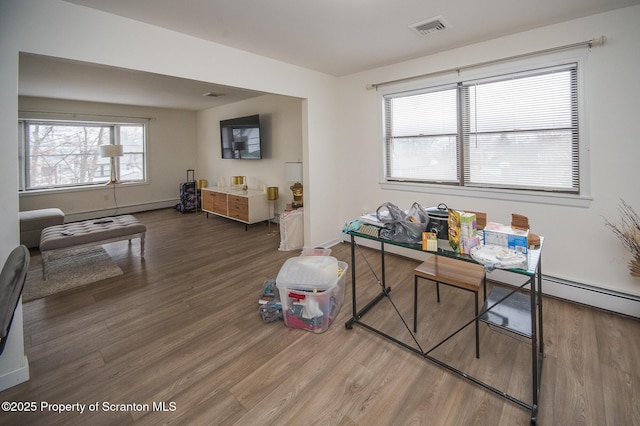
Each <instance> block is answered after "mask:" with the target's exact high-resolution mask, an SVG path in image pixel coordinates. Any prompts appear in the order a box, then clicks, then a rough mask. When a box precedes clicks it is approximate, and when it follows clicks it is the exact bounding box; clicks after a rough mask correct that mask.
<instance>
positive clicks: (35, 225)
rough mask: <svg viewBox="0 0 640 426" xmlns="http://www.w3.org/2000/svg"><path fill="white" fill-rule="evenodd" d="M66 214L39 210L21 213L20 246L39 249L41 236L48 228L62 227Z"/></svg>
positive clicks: (52, 210) (60, 211) (59, 211)
mask: <svg viewBox="0 0 640 426" xmlns="http://www.w3.org/2000/svg"><path fill="white" fill-rule="evenodd" d="M63 223H64V213H63V212H62V210H60V209H55V208H53V209H38V210H28V211H25V212H20V244H22V245H24V246H27V248H34V247H38V244H40V234H41V233H42V230H43V229H44V228H46V227H47V226H55V225H62V224H63Z"/></svg>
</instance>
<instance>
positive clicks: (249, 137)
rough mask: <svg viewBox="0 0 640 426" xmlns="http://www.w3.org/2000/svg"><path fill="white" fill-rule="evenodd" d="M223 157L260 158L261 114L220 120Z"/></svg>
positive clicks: (239, 158)
mask: <svg viewBox="0 0 640 426" xmlns="http://www.w3.org/2000/svg"><path fill="white" fill-rule="evenodd" d="M220 143H221V145H222V146H221V147H222V158H228V159H238V160H260V159H261V158H262V150H261V143H260V115H258V114H256V115H249V116H247V117H239V118H232V119H229V120H221V121H220Z"/></svg>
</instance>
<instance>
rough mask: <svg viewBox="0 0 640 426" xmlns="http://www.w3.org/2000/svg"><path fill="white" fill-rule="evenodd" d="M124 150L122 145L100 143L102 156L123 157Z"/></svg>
mask: <svg viewBox="0 0 640 426" xmlns="http://www.w3.org/2000/svg"><path fill="white" fill-rule="evenodd" d="M123 155H124V154H123V150H122V145H100V156H101V157H110V158H113V157H122V156H123Z"/></svg>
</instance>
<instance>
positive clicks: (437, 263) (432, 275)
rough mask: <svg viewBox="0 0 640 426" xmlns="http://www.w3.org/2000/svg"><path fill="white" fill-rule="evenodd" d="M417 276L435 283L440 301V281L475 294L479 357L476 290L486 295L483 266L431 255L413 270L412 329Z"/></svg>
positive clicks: (414, 315)
mask: <svg viewBox="0 0 640 426" xmlns="http://www.w3.org/2000/svg"><path fill="white" fill-rule="evenodd" d="M418 278H424V279H427V280H430V281H434V282H435V283H436V294H437V299H438V303H440V283H442V284H446V285H449V286H452V287H457V288H460V289H463V290H467V291H470V292H472V293H473V294H474V295H475V299H474V300H475V303H474V312H475V318H476V319H475V328H476V358H480V337H479V323H478V290H479V289H480V285H482V287H483V297H484V298H485V299H486V296H487V282H486V272H485V270H484V267H483V266H481V265H478V264H475V263H470V262H465V261H463V260H456V259H451V258H448V257H444V256H436V255H434V256H431V257H430V258H429V259H427V260H425V261H424V262H423V263H422V264H421V265H419V266H418V267H417V268H416V269H415V270H414V298H413V331H414V332H416V331H417V328H418Z"/></svg>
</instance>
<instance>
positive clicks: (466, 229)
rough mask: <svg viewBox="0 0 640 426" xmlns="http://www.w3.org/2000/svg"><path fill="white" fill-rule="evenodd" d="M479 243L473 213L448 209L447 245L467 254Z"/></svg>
mask: <svg viewBox="0 0 640 426" xmlns="http://www.w3.org/2000/svg"><path fill="white" fill-rule="evenodd" d="M479 244H480V239H479V238H478V227H477V224H476V215H475V213H468V212H463V211H459V210H453V209H450V210H449V245H450V246H451V248H452V249H453V250H455V251H457V252H460V253H463V254H464V253H466V254H468V253H469V252H470V251H471V248H472V247H475V246H477V245H479Z"/></svg>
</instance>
